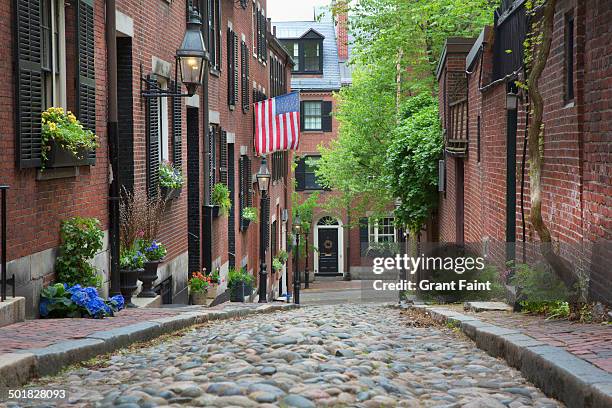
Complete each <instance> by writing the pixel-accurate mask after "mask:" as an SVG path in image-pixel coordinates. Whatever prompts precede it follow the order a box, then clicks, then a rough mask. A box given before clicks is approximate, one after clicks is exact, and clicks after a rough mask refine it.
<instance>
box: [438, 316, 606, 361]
mask: <svg viewBox="0 0 612 408" xmlns="http://www.w3.org/2000/svg"><path fill="white" fill-rule="evenodd" d="M444 307H445V308H447V309H451V310H454V311H457V312H459V313H463V314H465V315H470V316H474V317H477V318H478V319H479V320H481V321H484V322H487V323H491V324H493V325H495V326H499V327H504V328H507V329H515V330H519V331H520V332H521V333H523V334H526V335H528V336H530V337H533V338H534V339H536V340H538V341H541V342H542V343H546V344H548V345H549V346H555V347H560V348H562V349H564V350H565V351H567V352H569V353H571V354H573V355H575V356H576V357H579V358H581V359H583V360H586V361H588V362H589V363H591V364H593V365H595V366H597V367H599V368H601V369H602V370H605V371H607V372H609V373H612V325H605V324H593V323H579V322H570V321H568V320H546V319H545V318H544V317H542V316H532V315H526V314H522V313H508V312H501V311H486V312H478V313H475V312H471V311H466V310H463V307H462V306H461V305H450V306H444Z"/></svg>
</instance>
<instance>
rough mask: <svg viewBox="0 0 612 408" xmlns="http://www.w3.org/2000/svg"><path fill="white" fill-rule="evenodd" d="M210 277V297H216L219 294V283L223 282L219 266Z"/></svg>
mask: <svg viewBox="0 0 612 408" xmlns="http://www.w3.org/2000/svg"><path fill="white" fill-rule="evenodd" d="M208 278H209V279H210V286H209V287H208V298H209V299H216V298H217V296H219V285H220V284H221V276H220V271H219V268H216V269H215V271H214V272H213V273H211V274H210V275H209V276H208Z"/></svg>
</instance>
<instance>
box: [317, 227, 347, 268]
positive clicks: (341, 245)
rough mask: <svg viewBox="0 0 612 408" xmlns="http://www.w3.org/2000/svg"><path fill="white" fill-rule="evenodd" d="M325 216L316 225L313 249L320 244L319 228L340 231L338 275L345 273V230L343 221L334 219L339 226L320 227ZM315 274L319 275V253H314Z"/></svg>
mask: <svg viewBox="0 0 612 408" xmlns="http://www.w3.org/2000/svg"><path fill="white" fill-rule="evenodd" d="M324 217H325V216H322V217H320V218H319V219H318V220H317V222H316V223H315V224H314V225H315V228H314V240H313V242H312V245H313V247H316V246H318V243H319V227H321V228H326V229H332V228H334V229H337V230H338V273H344V270H343V269H344V228H343V227H342V220H340V219H338V218H336V217H333V218H334V219H335V220H336V221H338V225H318V224H319V221H320V220H321V219H322V218H324ZM313 254H314V262H313V263H314V273H315V274H318V273H319V251H314V249H313Z"/></svg>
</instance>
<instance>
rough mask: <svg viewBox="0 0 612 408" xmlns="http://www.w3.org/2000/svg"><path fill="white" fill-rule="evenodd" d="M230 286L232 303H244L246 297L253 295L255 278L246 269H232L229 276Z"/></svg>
mask: <svg viewBox="0 0 612 408" xmlns="http://www.w3.org/2000/svg"><path fill="white" fill-rule="evenodd" d="M227 283H228V286H229V288H230V300H231V301H232V302H244V299H245V297H247V296H250V295H251V294H252V293H253V284H254V283H255V278H253V276H252V275H250V274H249V273H248V272H247V271H246V270H245V269H244V268H240V269H234V268H231V269H230V270H229V274H228V282H227Z"/></svg>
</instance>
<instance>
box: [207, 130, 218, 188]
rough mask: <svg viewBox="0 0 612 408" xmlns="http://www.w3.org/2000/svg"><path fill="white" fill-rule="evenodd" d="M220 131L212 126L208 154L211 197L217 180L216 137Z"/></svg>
mask: <svg viewBox="0 0 612 408" xmlns="http://www.w3.org/2000/svg"><path fill="white" fill-rule="evenodd" d="M218 132H219V129H218V127H217V126H211V127H210V138H209V144H208V149H209V150H208V151H209V155H208V169H209V172H210V173H209V174H210V178H209V179H208V183H209V188H210V190H209V191H210V192H211V197H212V190H213V187H214V185H215V183H216V182H217V150H216V149H217V146H216V138H217V134H218Z"/></svg>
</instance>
